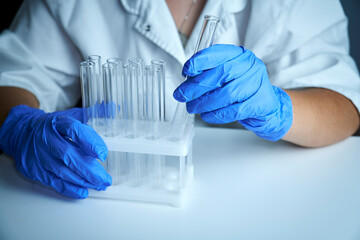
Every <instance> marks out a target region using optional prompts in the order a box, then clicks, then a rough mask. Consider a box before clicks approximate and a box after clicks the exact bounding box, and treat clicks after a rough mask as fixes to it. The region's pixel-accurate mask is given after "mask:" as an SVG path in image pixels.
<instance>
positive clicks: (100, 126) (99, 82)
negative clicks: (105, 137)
mask: <svg viewBox="0 0 360 240" xmlns="http://www.w3.org/2000/svg"><path fill="white" fill-rule="evenodd" d="M87 60H88V61H91V62H94V81H93V87H92V88H93V89H94V91H95V92H96V98H95V105H94V106H93V107H94V116H93V123H94V125H93V127H94V128H95V130H97V131H99V132H102V131H103V130H104V123H105V122H104V118H103V116H102V115H101V112H102V111H101V108H100V106H101V103H102V102H103V101H104V89H103V85H104V83H103V78H102V74H101V64H102V62H101V57H100V56H98V55H90V56H88V58H87Z"/></svg>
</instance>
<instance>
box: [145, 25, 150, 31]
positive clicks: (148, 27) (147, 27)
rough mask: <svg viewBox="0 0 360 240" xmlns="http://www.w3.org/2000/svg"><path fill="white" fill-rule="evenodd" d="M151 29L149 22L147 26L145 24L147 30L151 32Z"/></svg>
mask: <svg viewBox="0 0 360 240" xmlns="http://www.w3.org/2000/svg"><path fill="white" fill-rule="evenodd" d="M150 30H151V26H150V25H149V24H148V25H146V26H145V31H147V32H150Z"/></svg>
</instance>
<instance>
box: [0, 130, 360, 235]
mask: <svg viewBox="0 0 360 240" xmlns="http://www.w3.org/2000/svg"><path fill="white" fill-rule="evenodd" d="M193 146H194V165H195V176H194V182H193V183H192V186H191V188H189V189H188V197H187V198H186V202H185V205H184V206H183V207H182V208H174V207H171V206H168V205H159V204H148V203H137V202H126V201H119V200H106V199H96V198H88V199H85V200H70V199H67V198H65V197H62V196H60V195H59V194H57V193H55V192H53V191H52V190H50V189H47V188H45V187H42V186H40V185H39V184H36V183H33V182H31V181H28V180H26V179H25V178H23V177H22V176H21V175H20V174H19V173H17V171H16V169H15V167H14V164H13V161H12V160H11V159H10V158H8V157H6V156H5V155H2V156H0V239H6V240H8V239H9V240H10V239H37V240H39V239H171V240H172V239H226V240H229V239H246V240H251V239H266V240H269V239H276V240H280V239H286V240H297V239H299V240H300V239H301V240H309V239H317V240H320V239H326V240H332V239H336V240H339V239H341V240H348V239H351V240H353V239H360V138H359V137H351V138H349V139H347V140H345V141H342V142H340V143H338V144H335V145H332V146H329V147H324V148H318V149H305V148H300V147H296V146H293V145H291V144H288V143H285V142H277V143H272V142H267V141H265V140H262V139H260V138H258V137H256V136H255V135H254V134H252V133H251V132H248V131H245V130H239V129H219V128H199V127H198V128H196V132H195V138H194V145H193Z"/></svg>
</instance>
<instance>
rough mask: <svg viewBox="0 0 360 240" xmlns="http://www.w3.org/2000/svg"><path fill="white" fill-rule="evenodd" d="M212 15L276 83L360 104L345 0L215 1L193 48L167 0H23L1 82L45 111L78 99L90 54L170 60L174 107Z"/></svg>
mask: <svg viewBox="0 0 360 240" xmlns="http://www.w3.org/2000/svg"><path fill="white" fill-rule="evenodd" d="M247 2H248V3H247ZM205 14H211V15H216V16H218V17H220V19H221V22H220V25H219V27H218V29H217V35H216V38H215V43H225V44H235V45H243V46H245V48H247V49H250V50H252V51H253V52H254V53H255V54H256V55H257V56H258V57H259V58H260V59H261V60H262V61H263V62H264V63H265V64H266V66H267V69H268V73H269V77H270V81H271V82H272V84H274V85H276V86H279V87H281V88H286V89H292V88H306V87H321V88H328V89H332V90H334V91H337V92H339V93H341V94H343V95H345V96H346V97H347V98H349V99H350V100H351V101H352V102H353V103H354V104H355V106H356V107H357V108H358V109H360V79H359V74H358V71H357V69H356V66H355V64H354V61H353V59H352V58H351V57H350V56H349V44H348V35H347V18H346V16H345V15H344V12H343V10H342V8H341V5H340V3H339V1H338V0H301V1H300V0H298V1H296V0H272V1H266V0H252V1H246V0H237V1H235V0H223V1H221V0H209V1H208V2H207V4H206V5H205V8H204V10H203V12H202V15H201V17H200V18H199V20H198V21H197V23H196V26H195V29H194V31H193V34H192V35H191V36H190V39H189V41H188V44H187V46H186V48H185V49H183V47H182V45H181V41H180V38H179V35H178V33H177V29H176V25H175V23H174V21H173V19H172V17H171V14H170V11H169V9H168V8H167V5H166V2H165V1H164V0H106V1H104V0H102V1H101V0H98V1H96V0H66V1H63V0H43V1H41V0H31V1H25V2H24V4H23V6H22V7H21V9H20V11H19V13H18V15H17V17H16V18H15V20H14V22H13V24H12V26H11V28H10V30H7V31H4V32H3V33H2V34H1V36H0V72H1V75H0V85H3V86H17V87H21V88H25V89H27V90H29V91H31V92H32V93H34V94H35V96H36V97H37V99H38V100H39V102H40V108H42V109H44V110H45V111H55V110H62V109H66V108H69V107H72V106H74V105H76V103H77V102H78V101H79V99H80V83H79V63H80V62H81V61H83V60H84V59H85V57H87V56H88V55H91V54H96V55H101V56H102V58H103V60H105V59H106V58H108V57H115V56H118V57H120V58H122V59H123V60H127V59H129V58H133V57H141V58H143V59H144V61H145V62H146V63H150V60H151V59H163V60H165V62H166V76H167V79H166V99H167V113H169V114H172V113H173V112H172V111H173V110H174V106H175V103H176V101H175V100H174V99H173V98H172V93H173V90H174V89H175V88H176V86H178V85H179V84H180V83H181V82H182V81H183V77H182V76H181V69H182V65H183V64H184V62H185V61H186V60H187V59H188V58H189V57H190V56H191V55H192V54H193V49H194V46H195V44H196V41H197V36H198V32H199V29H200V27H201V23H202V19H203V16H204V15H205ZM168 117H169V116H168Z"/></svg>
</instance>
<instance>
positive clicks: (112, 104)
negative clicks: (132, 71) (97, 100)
mask: <svg viewBox="0 0 360 240" xmlns="http://www.w3.org/2000/svg"><path fill="white" fill-rule="evenodd" d="M116 67H117V66H116V65H115V64H111V63H104V64H103V65H102V71H103V79H104V104H103V106H104V108H103V110H104V117H105V136H108V137H113V136H116V135H117V134H118V132H117V129H118V126H117V125H118V121H119V118H118V113H119V111H118V109H119V108H118V105H119V103H118V98H117V76H116V74H117V72H116Z"/></svg>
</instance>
